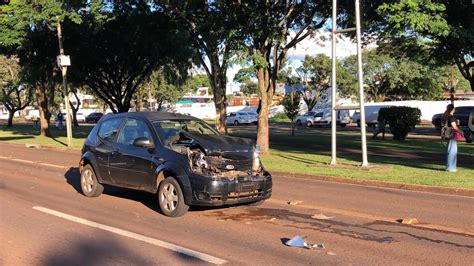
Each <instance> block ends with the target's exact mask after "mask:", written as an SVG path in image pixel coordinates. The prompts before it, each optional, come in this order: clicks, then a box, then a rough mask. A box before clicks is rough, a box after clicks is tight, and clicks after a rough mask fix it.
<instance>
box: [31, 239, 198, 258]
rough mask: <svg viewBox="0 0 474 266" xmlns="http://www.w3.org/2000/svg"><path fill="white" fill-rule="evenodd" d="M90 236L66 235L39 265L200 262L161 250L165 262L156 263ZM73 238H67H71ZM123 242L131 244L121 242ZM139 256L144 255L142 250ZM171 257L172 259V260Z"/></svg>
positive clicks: (108, 241)
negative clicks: (173, 260)
mask: <svg viewBox="0 0 474 266" xmlns="http://www.w3.org/2000/svg"><path fill="white" fill-rule="evenodd" d="M94 233H95V234H94V235H92V236H88V237H87V236H82V237H79V239H77V238H76V237H77V236H70V237H69V238H70V241H67V242H66V246H63V244H61V246H58V247H51V249H50V250H52V251H51V252H50V253H49V254H47V255H46V256H45V259H44V260H43V261H42V262H41V263H40V264H41V265H92V266H94V265H152V264H153V265H154V264H163V263H170V259H169V258H172V256H173V257H174V258H176V259H177V260H176V261H175V262H177V263H178V264H189V263H202V261H201V260H199V259H197V258H194V257H190V256H187V255H184V254H181V253H177V252H172V251H168V252H167V251H165V253H166V254H167V256H166V258H167V259H166V260H163V261H156V257H157V256H147V255H143V254H139V253H137V252H135V251H134V250H131V249H130V248H129V247H128V246H135V245H132V244H130V245H126V246H125V245H123V244H121V243H119V239H115V237H111V236H110V235H109V234H105V233H103V234H100V233H101V232H97V231H95V232H94ZM98 235H99V236H100V235H104V236H101V237H97V236H98ZM73 237H74V239H71V238H73ZM125 240H126V241H129V242H130V241H135V240H129V239H128V238H126V239H125ZM135 242H136V241H135ZM143 253H148V251H144V252H143ZM174 258H173V259H174Z"/></svg>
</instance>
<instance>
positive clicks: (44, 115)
mask: <svg viewBox="0 0 474 266" xmlns="http://www.w3.org/2000/svg"><path fill="white" fill-rule="evenodd" d="M47 91H48V88H45V87H44V86H41V85H37V86H36V88H35V94H36V101H37V103H38V109H39V114H40V135H41V136H45V137H51V132H50V131H49V119H50V118H51V112H50V111H49V108H48V107H49V102H48V93H47Z"/></svg>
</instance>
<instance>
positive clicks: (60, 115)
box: [56, 110, 64, 130]
mask: <svg viewBox="0 0 474 266" xmlns="http://www.w3.org/2000/svg"><path fill="white" fill-rule="evenodd" d="M63 120H64V116H63V113H61V110H59V112H58V115H57V116H56V123H57V124H58V125H57V126H58V127H59V129H60V130H61V129H63Z"/></svg>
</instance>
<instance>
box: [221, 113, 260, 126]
mask: <svg viewBox="0 0 474 266" xmlns="http://www.w3.org/2000/svg"><path fill="white" fill-rule="evenodd" d="M253 121H254V120H253V118H252V117H251V116H250V115H249V114H248V113H247V112H243V111H239V112H231V113H228V114H227V119H226V124H228V125H234V126H238V125H240V124H250V123H252V122H253Z"/></svg>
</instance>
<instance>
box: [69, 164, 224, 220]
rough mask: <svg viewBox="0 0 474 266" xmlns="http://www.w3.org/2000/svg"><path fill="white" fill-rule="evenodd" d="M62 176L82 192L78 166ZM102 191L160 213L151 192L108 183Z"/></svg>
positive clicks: (207, 208)
mask: <svg viewBox="0 0 474 266" xmlns="http://www.w3.org/2000/svg"><path fill="white" fill-rule="evenodd" d="M64 178H65V179H66V182H67V183H68V184H69V185H70V186H71V187H73V188H74V189H75V190H76V191H77V192H78V193H81V194H82V189H81V174H80V172H79V168H78V167H71V168H69V169H68V170H67V171H66V173H65V174H64ZM103 193H104V194H107V195H110V196H114V197H119V198H123V199H129V200H133V201H137V202H140V203H141V204H143V205H145V206H146V207H148V208H149V209H151V210H153V211H155V212H158V213H161V210H160V207H159V206H158V198H157V196H156V194H152V193H149V192H145V191H140V190H134V189H127V188H120V187H114V186H110V185H104V192H103ZM223 208H227V207H226V206H223V207H200V206H192V207H191V208H190V210H189V211H204V210H215V209H223Z"/></svg>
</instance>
